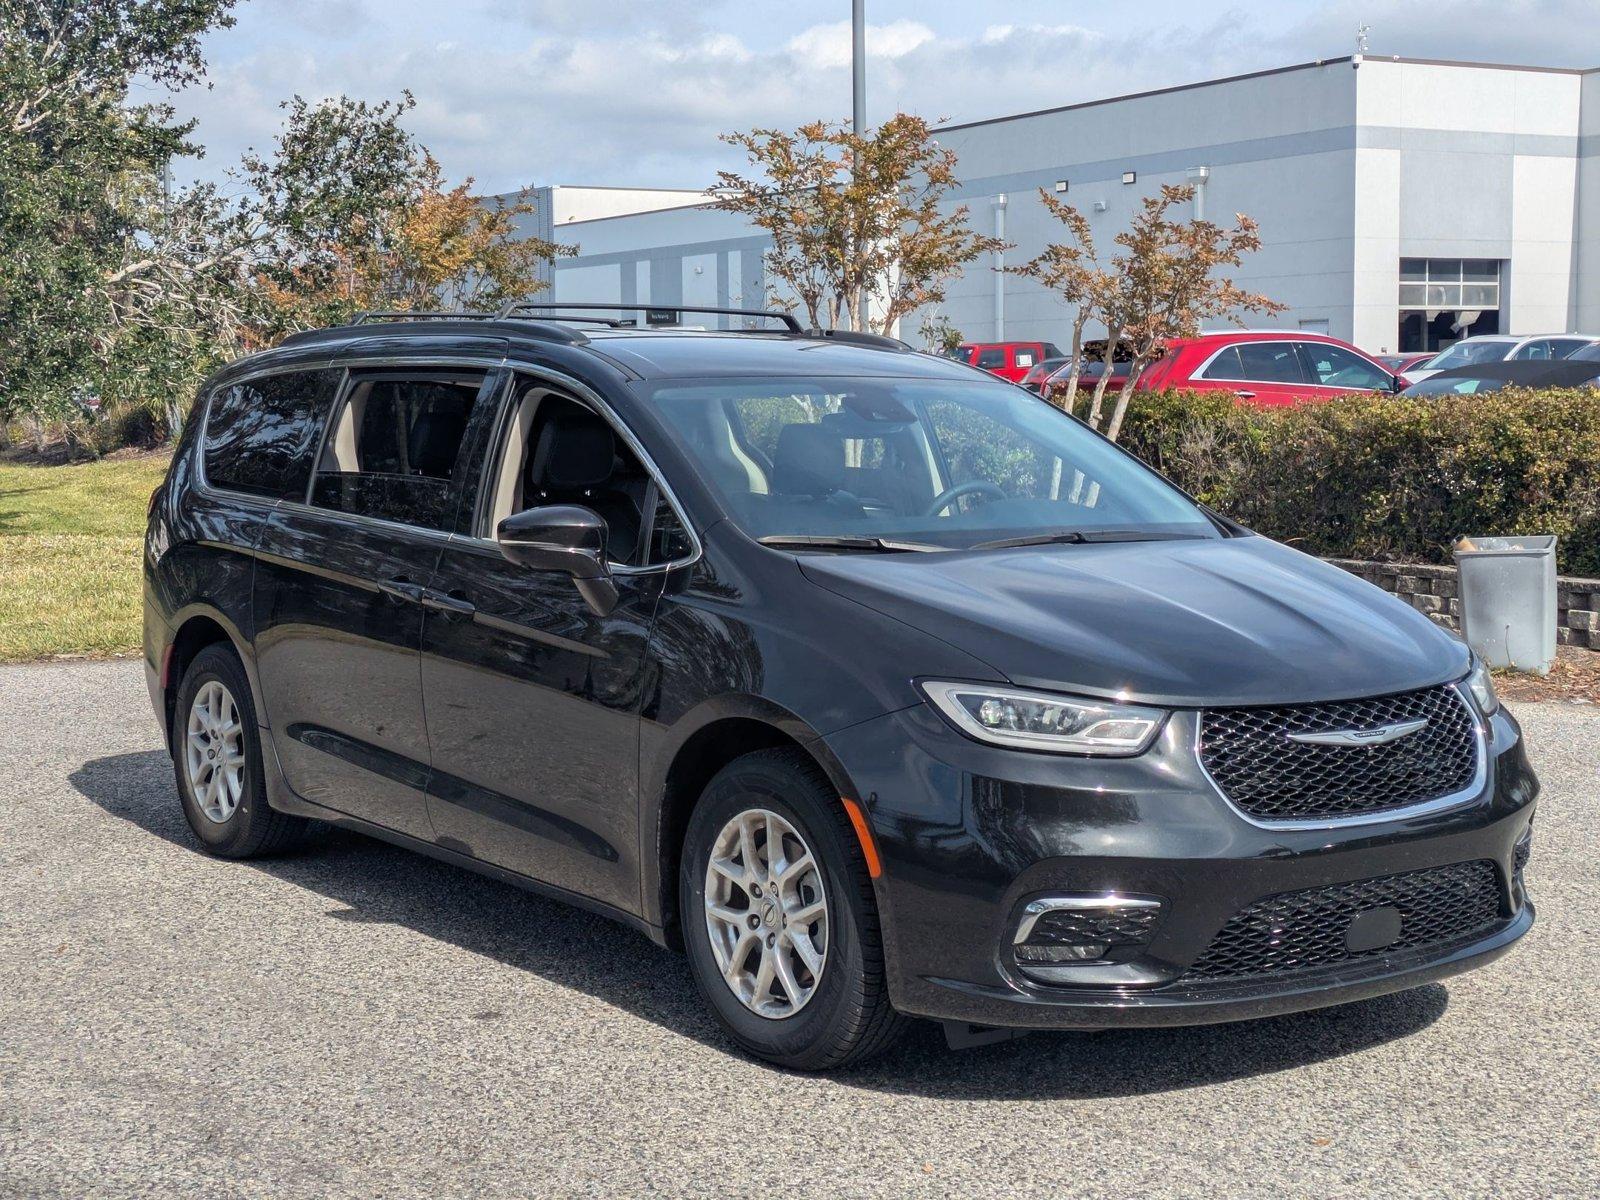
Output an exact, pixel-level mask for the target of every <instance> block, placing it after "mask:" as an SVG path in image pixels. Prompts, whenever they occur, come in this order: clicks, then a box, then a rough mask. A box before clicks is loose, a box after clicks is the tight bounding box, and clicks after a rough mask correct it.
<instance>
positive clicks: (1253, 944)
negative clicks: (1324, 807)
mask: <svg viewBox="0 0 1600 1200" xmlns="http://www.w3.org/2000/svg"><path fill="white" fill-rule="evenodd" d="M1379 908H1393V909H1396V910H1397V911H1398V913H1399V918H1400V933H1399V937H1398V938H1397V939H1396V940H1394V941H1392V942H1390V943H1388V944H1387V945H1384V946H1380V947H1377V948H1375V949H1371V950H1352V949H1350V947H1349V945H1348V944H1347V942H1346V937H1347V935H1348V933H1349V930H1350V922H1351V921H1352V920H1353V919H1354V918H1355V917H1356V916H1357V915H1358V914H1360V913H1363V912H1368V911H1371V910H1373V909H1379ZM1499 922H1500V886H1499V882H1498V878H1497V875H1496V872H1495V867H1494V864H1493V863H1491V862H1488V861H1486V860H1485V861H1479V862H1467V863H1455V864H1454V865H1452V866H1448V867H1433V868H1430V869H1428V870H1425V871H1409V872H1407V873H1406V874H1403V875H1385V876H1382V877H1380V878H1378V879H1363V880H1361V881H1359V882H1357V883H1341V884H1335V885H1333V886H1331V887H1320V888H1312V889H1310V890H1308V891H1303V892H1289V893H1286V894H1284V895H1281V896H1270V897H1268V898H1267V899H1265V900H1258V901H1256V902H1255V903H1254V904H1252V905H1250V906H1249V907H1248V908H1244V909H1241V910H1240V911H1239V912H1238V913H1236V914H1235V915H1234V916H1233V918H1232V919H1231V920H1230V921H1229V922H1228V923H1227V924H1226V925H1224V926H1223V927H1222V930H1221V932H1219V933H1218V934H1217V936H1216V937H1215V938H1214V939H1212V942H1211V945H1210V946H1208V947H1207V948H1206V951H1205V953H1204V954H1202V955H1201V956H1200V958H1199V959H1198V960H1197V961H1196V962H1195V964H1194V966H1192V967H1190V968H1189V970H1188V973H1187V975H1186V976H1185V978H1188V979H1196V980H1207V981H1210V980H1216V979H1228V978H1234V977H1237V976H1249V975H1266V974H1276V973H1279V972H1284V971H1298V970H1305V969H1307V968H1313V967H1326V966H1332V965H1335V964H1337V963H1340V962H1343V961H1346V960H1349V959H1356V958H1365V957H1367V956H1369V955H1381V954H1392V953H1394V952H1395V951H1397V950H1415V949H1420V948H1424V947H1427V946H1443V945H1446V944H1448V943H1451V942H1456V941H1463V940H1465V939H1468V938H1472V937H1475V936H1483V935H1486V934H1487V933H1489V932H1490V931H1491V930H1492V929H1493V928H1494V927H1495V926H1496V925H1497V924H1498V923H1499Z"/></svg>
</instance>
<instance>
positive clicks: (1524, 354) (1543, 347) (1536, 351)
mask: <svg viewBox="0 0 1600 1200" xmlns="http://www.w3.org/2000/svg"><path fill="white" fill-rule="evenodd" d="M1511 357H1512V358H1513V359H1515V360H1517V361H1518V362H1526V361H1529V360H1533V361H1538V362H1543V361H1544V360H1546V359H1550V358H1554V357H1556V356H1555V355H1554V354H1553V353H1552V352H1551V349H1550V342H1549V340H1548V339H1547V338H1541V339H1540V340H1538V341H1537V342H1528V343H1527V344H1526V345H1522V346H1518V347H1517V348H1516V350H1515V351H1514V352H1513V353H1512V355H1511Z"/></svg>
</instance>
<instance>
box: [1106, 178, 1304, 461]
mask: <svg viewBox="0 0 1600 1200" xmlns="http://www.w3.org/2000/svg"><path fill="white" fill-rule="evenodd" d="M1193 199H1194V187H1193V186H1192V185H1189V184H1183V185H1176V184H1164V185H1162V188H1161V192H1160V194H1159V195H1156V196H1147V197H1145V199H1144V202H1143V204H1142V205H1141V208H1140V212H1139V215H1138V216H1137V217H1135V218H1134V220H1133V223H1132V224H1131V225H1130V226H1129V227H1128V228H1127V229H1125V230H1123V231H1122V232H1121V233H1119V234H1118V235H1117V237H1116V241H1117V245H1119V246H1120V247H1122V253H1120V254H1118V255H1116V256H1115V257H1114V258H1113V259H1112V260H1111V269H1110V273H1111V277H1112V279H1113V280H1114V287H1113V288H1112V289H1111V291H1110V293H1109V295H1107V296H1106V297H1105V298H1104V299H1103V300H1102V302H1101V308H1102V318H1103V320H1104V321H1105V325H1106V329H1107V331H1108V336H1107V338H1106V347H1105V364H1106V369H1105V371H1104V372H1102V373H1101V376H1100V380H1099V382H1098V383H1097V384H1096V385H1095V389H1094V397H1093V400H1092V401H1091V403H1090V405H1089V416H1088V421H1089V424H1090V425H1091V426H1092V427H1093V428H1096V429H1099V428H1100V427H1101V417H1102V414H1103V407H1104V402H1105V394H1106V388H1107V385H1108V384H1109V383H1110V381H1111V364H1112V361H1113V358H1114V356H1115V355H1116V352H1117V349H1118V347H1119V346H1122V345H1126V346H1127V347H1128V348H1129V349H1130V350H1131V351H1132V361H1131V362H1130V363H1129V364H1128V381H1127V383H1126V384H1125V385H1124V386H1123V387H1122V390H1121V391H1120V392H1118V394H1117V402H1116V407H1115V408H1114V410H1113V411H1112V413H1111V417H1110V420H1109V421H1108V422H1107V423H1106V425H1105V429H1104V432H1105V435H1106V436H1107V437H1108V438H1110V439H1111V440H1112V441H1116V440H1117V435H1118V434H1119V433H1120V432H1121V431H1122V421H1123V418H1124V416H1125V415H1126V414H1127V411H1128V401H1129V400H1130V399H1131V398H1132V396H1133V390H1134V384H1135V382H1136V381H1137V380H1138V377H1139V372H1140V371H1142V370H1143V369H1144V368H1145V366H1146V365H1148V364H1149V363H1151V362H1153V361H1154V360H1155V359H1156V358H1158V357H1159V356H1160V355H1161V353H1162V348H1163V347H1164V346H1165V345H1166V344H1167V342H1169V341H1172V340H1173V339H1175V338H1186V337H1193V336H1195V334H1197V333H1199V331H1200V325H1201V322H1203V321H1205V320H1206V319H1208V318H1210V317H1227V318H1228V319H1229V320H1231V321H1234V322H1235V323H1242V322H1240V320H1239V314H1240V313H1244V312H1263V313H1277V312H1282V311H1283V308H1284V306H1283V305H1282V304H1279V303H1278V302H1277V301H1275V300H1272V299H1269V298H1268V297H1266V296H1263V295H1260V294H1258V293H1255V292H1248V291H1245V290H1244V289H1243V288H1241V287H1239V286H1238V285H1237V284H1236V283H1234V282H1233V280H1231V279H1230V278H1228V277H1227V276H1226V275H1225V274H1222V273H1220V272H1221V271H1222V269H1223V268H1227V267H1237V266H1239V265H1241V264H1242V263H1243V261H1244V256H1245V255H1246V254H1249V253H1252V252H1254V251H1256V250H1259V249H1260V248H1261V236H1260V233H1259V227H1258V226H1257V224H1256V222H1255V221H1253V220H1251V219H1250V218H1249V217H1247V216H1245V215H1244V214H1243V213H1235V214H1234V226H1233V228H1231V229H1224V228H1222V227H1221V226H1220V225H1216V224H1213V223H1212V222H1210V221H1196V220H1189V221H1184V220H1178V219H1175V218H1174V217H1173V216H1172V209H1173V207H1174V206H1176V205H1180V204H1188V203H1189V202H1190V201H1192V200H1193Z"/></svg>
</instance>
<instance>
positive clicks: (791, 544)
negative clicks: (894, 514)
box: [756, 534, 949, 554]
mask: <svg viewBox="0 0 1600 1200" xmlns="http://www.w3.org/2000/svg"><path fill="white" fill-rule="evenodd" d="M756 541H758V542H760V543H761V544H762V545H763V546H774V547H776V548H778V549H780V550H870V551H873V552H874V553H877V554H898V553H899V552H900V551H902V550H913V551H916V552H918V553H920V554H928V553H931V552H935V551H939V550H948V549H949V547H948V546H930V545H929V544H928V543H927V542H897V541H895V540H893V539H892V538H881V537H847V536H837V537H836V536H831V535H828V534H774V535H772V536H771V537H764V538H757V539H756Z"/></svg>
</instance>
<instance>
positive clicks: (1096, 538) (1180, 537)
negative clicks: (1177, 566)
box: [972, 529, 1201, 550]
mask: <svg viewBox="0 0 1600 1200" xmlns="http://www.w3.org/2000/svg"><path fill="white" fill-rule="evenodd" d="M1197 539H1201V535H1199V534H1194V533H1157V532H1156V531H1154V530H1150V529H1061V530H1058V531H1056V532H1055V533H1030V534H1027V535H1026V536H1024V537H1014V538H1000V539H999V540H998V541H993V542H979V543H978V544H977V545H975V546H973V547H972V549H974V550H1007V549H1010V548H1011V547H1013V546H1062V545H1069V546H1081V545H1084V544H1085V543H1088V542H1175V541H1195V540H1197Z"/></svg>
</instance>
